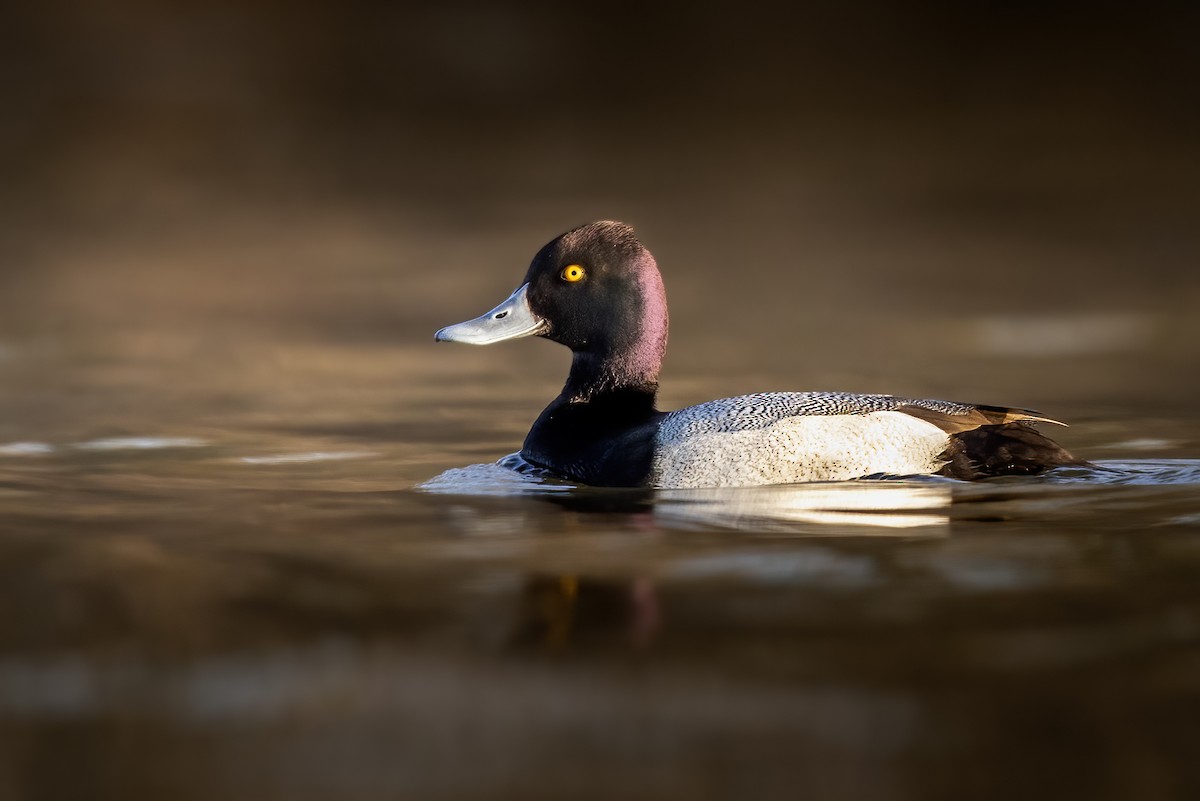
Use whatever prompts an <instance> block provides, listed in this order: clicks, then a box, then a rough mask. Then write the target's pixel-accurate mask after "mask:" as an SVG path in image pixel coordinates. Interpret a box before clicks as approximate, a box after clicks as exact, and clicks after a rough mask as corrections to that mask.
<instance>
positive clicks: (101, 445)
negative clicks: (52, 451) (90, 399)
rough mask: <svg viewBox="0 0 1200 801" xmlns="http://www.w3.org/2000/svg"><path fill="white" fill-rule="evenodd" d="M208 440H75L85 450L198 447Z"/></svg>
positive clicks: (159, 438) (76, 444)
mask: <svg viewBox="0 0 1200 801" xmlns="http://www.w3.org/2000/svg"><path fill="white" fill-rule="evenodd" d="M207 444H208V442H207V441H205V440H202V439H197V438H195V437H109V438H106V439H92V440H88V441H86V442H77V443H75V445H74V447H76V448H79V449H80V450H85V451H149V450H158V449H161V448H200V447H203V446H205V445H207Z"/></svg>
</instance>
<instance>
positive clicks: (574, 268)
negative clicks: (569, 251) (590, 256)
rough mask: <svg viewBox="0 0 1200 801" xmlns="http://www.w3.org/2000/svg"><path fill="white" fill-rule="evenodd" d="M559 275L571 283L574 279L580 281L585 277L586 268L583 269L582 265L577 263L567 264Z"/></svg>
mask: <svg viewBox="0 0 1200 801" xmlns="http://www.w3.org/2000/svg"><path fill="white" fill-rule="evenodd" d="M561 275H562V280H564V281H568V282H570V283H572V284H573V283H575V282H576V281H582V280H583V279H584V278H586V277H587V270H585V269H583V267H581V266H579V265H578V264H568V265H567V266H566V267H563V271H562V273H561Z"/></svg>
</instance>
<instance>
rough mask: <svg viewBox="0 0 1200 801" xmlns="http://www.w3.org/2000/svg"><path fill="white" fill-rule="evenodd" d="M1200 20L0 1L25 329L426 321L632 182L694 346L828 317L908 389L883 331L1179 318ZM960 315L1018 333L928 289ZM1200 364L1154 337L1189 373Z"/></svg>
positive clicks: (1194, 199) (912, 347) (770, 341)
mask: <svg viewBox="0 0 1200 801" xmlns="http://www.w3.org/2000/svg"><path fill="white" fill-rule="evenodd" d="M1197 21H1198V12H1197V11H1196V9H1194V8H1192V7H1191V6H1190V5H1189V4H1186V3H1151V4H1139V5H1137V6H1136V7H1134V6H1130V5H1128V4H1121V3H1113V4H1109V3H1092V4H1075V3H1035V2H978V3H965V4H954V5H952V6H947V5H946V4H942V3H922V2H917V3H889V2H854V3H833V2H829V3H802V4H798V5H796V6H794V7H792V8H789V9H770V10H768V9H767V8H765V7H761V8H760V7H756V6H744V7H731V6H728V5H724V4H699V5H694V6H690V7H687V8H684V7H678V6H670V5H660V6H655V5H650V6H647V5H644V4H636V3H630V4H625V3H620V2H618V3H609V4H604V5H603V6H581V7H564V6H561V5H560V4H552V3H545V4H540V3H518V4H494V3H471V2H452V3H446V4H436V5H427V6H410V5H389V4H379V3H361V2H352V3H336V4H335V3H325V4H319V3H290V4H276V3H270V2H260V1H258V0H255V1H254V2H237V3H233V2H206V3H185V2H166V3H157V2H155V3H151V2H145V3H142V2H129V1H128V0H120V1H119V2H115V3H106V4H103V5H96V4H91V3H82V2H80V3H71V2H55V3H49V4H24V5H22V6H20V7H17V8H14V9H12V10H10V11H8V12H6V22H5V24H4V25H3V30H2V32H0V37H2V38H3V41H2V46H0V59H2V66H0V72H2V74H3V85H4V106H3V116H2V120H3V123H2V127H0V158H2V159H3V174H4V181H3V185H2V186H0V209H2V215H0V218H2V221H0V225H2V226H3V227H2V228H0V234H2V236H0V243H2V244H0V247H2V252H0V282H2V283H0V304H3V325H4V329H5V331H7V332H11V333H12V334H17V333H19V334H20V335H21V336H28V337H34V338H42V341H52V340H54V338H55V337H59V338H62V337H68V338H69V337H71V336H73V335H74V333H77V332H78V331H79V330H81V329H83V330H87V331H89V332H97V335H104V332H108V333H109V334H113V333H115V332H116V331H118V330H124V331H128V332H133V331H142V332H143V333H145V332H147V331H155V332H158V333H159V334H169V335H170V336H171V337H173V338H174V339H175V340H177V341H178V343H179V347H180V348H183V349H184V351H187V349H188V348H192V347H195V348H205V347H211V346H212V345H213V344H214V343H215V342H216V340H219V339H221V338H229V337H246V336H250V337H253V338H256V339H258V340H261V339H262V338H267V339H296V338H301V339H305V338H306V339H314V338H316V339H324V340H331V341H332V340H339V341H343V340H356V339H357V340H366V339H371V340H377V339H388V340H391V341H393V342H399V341H405V342H407V341H412V342H417V341H419V340H421V339H423V338H427V336H428V334H429V332H430V331H431V330H433V329H435V328H437V327H439V326H441V325H443V324H446V323H448V322H452V321H457V320H458V319H463V318H465V317H467V316H473V315H474V314H476V313H478V312H480V311H482V310H483V309H485V308H490V306H491V305H492V304H493V302H494V301H495V299H496V298H499V297H503V296H505V295H506V294H507V292H508V291H509V290H510V288H511V286H512V285H513V284H514V282H515V281H516V280H517V278H518V277H519V275H520V274H521V273H522V271H523V269H524V267H525V266H526V264H527V261H528V258H529V257H530V255H532V253H533V252H534V251H535V250H536V248H537V247H539V246H540V245H541V244H542V243H543V242H545V241H547V240H548V239H550V238H551V237H552V236H554V235H555V234H557V233H558V232H560V231H562V230H565V229H566V228H569V227H571V226H573V225H575V224H578V223H580V222H584V221H587V220H590V219H597V218H616V219H624V220H627V221H629V222H631V223H633V224H634V225H635V226H637V227H638V228H639V230H640V231H641V232H642V234H643V237H644V239H645V240H646V241H647V243H648V244H649V245H650V247H651V248H652V249H653V250H654V251H655V252H656V254H657V255H658V256H659V261H660V264H661V265H662V266H663V269H664V272H665V273H666V278H667V283H668V290H669V292H670V294H671V298H672V301H673V306H672V310H673V314H674V324H675V328H674V332H675V336H674V338H673V342H674V343H675V345H674V347H673V349H672V352H673V355H674V359H673V361H672V362H671V363H670V364H676V363H678V364H681V365H684V366H686V365H689V364H692V363H693V362H695V363H697V364H700V363H706V362H704V361H703V359H709V358H711V352H712V350H713V349H714V348H720V347H721V340H722V339H723V337H710V338H706V337H705V332H711V331H712V330H713V329H717V330H720V331H722V332H725V331H728V332H730V333H736V334H737V336H736V338H734V337H730V339H731V340H733V339H736V340H737V341H736V342H734V343H733V344H730V345H729V346H728V347H729V349H731V350H735V351H741V353H740V358H739V361H738V365H739V366H746V360H747V359H748V360H749V363H750V364H751V365H755V366H759V367H763V366H766V365H775V364H778V363H779V362H780V360H784V361H786V362H787V364H786V365H785V366H786V368H787V369H788V370H791V371H792V372H791V374H793V375H796V376H797V379H796V383H797V387H792V388H798V386H804V385H809V386H815V385H814V384H812V383H811V381H809V380H808V379H807V378H806V376H805V374H804V373H803V372H801V371H802V369H805V368H806V366H807V369H808V370H809V371H816V373H817V374H816V376H815V378H817V379H820V378H825V377H826V376H825V374H823V373H821V372H820V371H819V369H820V368H822V367H826V366H827V365H826V364H825V358H824V357H823V356H822V355H821V353H814V351H823V352H825V353H834V354H835V355H834V356H833V357H832V358H831V359H830V360H829V362H830V363H831V364H832V363H845V362H847V361H853V362H854V363H856V364H857V365H859V366H858V367H855V368H854V369H851V370H847V371H844V372H842V373H830V374H829V378H830V380H842V381H847V380H848V381H851V382H854V381H855V380H856V376H857V375H858V373H859V371H860V370H865V371H866V372H867V374H868V375H870V374H871V372H872V371H875V372H876V373H880V372H882V374H880V375H875V376H872V378H874V379H875V384H876V385H875V388H876V389H880V388H882V389H887V388H889V387H879V386H878V385H877V384H878V382H879V381H883V380H888V381H895V380H897V379H899V378H900V375H899V374H900V373H901V372H902V371H899V370H897V371H893V372H888V371H886V369H885V367H886V364H887V363H888V362H889V361H890V360H892V359H893V358H901V357H904V356H906V355H908V354H913V353H914V352H916V351H918V350H920V349H921V347H922V340H923V339H927V338H929V337H939V335H940V338H941V339H943V340H945V339H950V338H961V337H963V336H965V337H968V338H970V337H976V338H977V339H978V338H979V337H983V338H984V339H985V340H986V342H985V343H984V344H985V348H984V350H986V349H987V347H992V346H994V348H993V349H997V348H998V349H1000V350H1004V349H1005V348H1008V349H1009V350H1014V349H1015V351H1019V353H1018V354H1017V355H1019V356H1021V357H1025V356H1029V355H1034V356H1036V355H1038V353H1039V352H1040V351H1043V350H1045V351H1046V352H1051V353H1054V354H1057V353H1058V352H1059V351H1060V350H1061V349H1062V348H1064V347H1065V348H1066V349H1067V350H1070V351H1071V355H1073V356H1074V355H1087V354H1090V353H1092V352H1093V351H1096V350H1099V351H1108V352H1112V351H1114V350H1115V351H1121V350H1128V349H1129V348H1130V347H1139V346H1145V347H1147V348H1148V349H1150V350H1161V348H1162V347H1177V341H1178V340H1179V339H1180V338H1182V337H1184V336H1185V335H1194V334H1195V329H1194V328H1186V326H1185V323H1184V322H1181V321H1180V320H1178V319H1177V315H1182V316H1185V317H1186V316H1191V315H1192V312H1193V311H1194V310H1195V309H1196V308H1197V304H1198V303H1200V289H1198V287H1200V277H1198V275H1200V273H1198V271H1197V269H1196V265H1197V255H1198V252H1200V245H1198V239H1200V234H1198V233H1197V228H1198V226H1197V225H1196V210H1197V208H1198V201H1200V180H1198V177H1200V176H1198V175H1197V173H1198V172H1200V158H1197V150H1198V149H1200V144H1198V142H1200V137H1198V136H1197V134H1198V132H1200V131H1198V128H1200V102H1197V101H1198V100H1200V98H1198V97H1197V94H1198V89H1197V87H1198V81H1197V77H1198V75H1200V72H1198V71H1197V59H1196V54H1195V46H1194V36H1193V34H1194V32H1195V30H1196V24H1197ZM1160 312H1161V313H1166V314H1167V316H1166V317H1163V318H1155V320H1153V321H1151V322H1147V320H1146V318H1145V317H1144V316H1143V315H1145V314H1146V313H1160ZM1060 313H1061V314H1062V315H1064V317H1063V318H1062V319H1063V320H1065V322H1062V321H1061V320H1060V324H1058V326H1057V327H1056V324H1055V323H1054V321H1053V319H1051V320H1050V321H1049V322H1047V318H1046V317H1045V316H1044V315H1047V314H1049V315H1051V316H1053V315H1055V314H1060ZM969 315H974V316H977V317H988V316H989V315H990V316H991V317H988V319H989V320H991V322H989V323H987V324H988V325H993V327H995V326H999V329H997V330H998V333H997V330H991V329H989V330H990V331H991V333H990V334H989V333H988V332H987V331H985V332H984V333H982V334H980V333H979V331H974V333H972V332H966V333H963V332H961V331H959V332H956V333H946V332H944V331H942V330H941V329H939V330H937V331H931V330H930V329H928V328H922V327H921V326H919V325H917V326H916V327H912V326H911V323H913V322H914V321H918V322H919V321H922V320H923V321H926V322H928V321H930V320H934V319H938V320H944V319H946V318H955V317H963V316H969ZM996 316H1002V317H1004V319H1003V320H1000V321H999V322H997V321H996V319H993V318H995V317H996ZM885 318H886V319H885ZM1030 318H1034V319H1032V320H1030ZM896 319H899V323H900V324H899V325H893V323H895V322H896ZM881 321H882V322H881ZM1025 322H1031V325H1032V327H1030V328H1025V327H1024V323H1025ZM906 323H908V324H909V325H906ZM1039 324H1040V325H1043V327H1042V328H1038V327H1037V326H1038V325H1039ZM1110 324H1111V325H1110ZM1181 326H1184V327H1181ZM1064 327H1065V329H1067V330H1065V331H1064V330H1063V329H1064ZM830 328H834V329H835V331H834V332H830V330H829V329H830ZM906 331H907V333H906ZM914 331H915V332H916V333H913V332H914ZM1097 331H1099V333H1096V332H1097ZM1023 332H1024V333H1023ZM814 333H816V334H818V335H820V339H819V340H813V339H812V338H811V337H812V335H813V334H814ZM989 337H990V338H989ZM1055 337H1058V340H1061V339H1063V338H1067V339H1071V340H1072V342H1075V343H1076V344H1074V345H1072V344H1067V345H1062V344H1061V342H1060V343H1059V344H1058V345H1055V341H1058V340H1056V339H1055ZM185 340H186V341H185ZM995 340H999V344H996V341H995ZM1010 340H1013V341H1015V343H1016V344H1013V342H1011V341H1010ZM1038 340H1043V342H1044V343H1045V344H1044V345H1039V344H1038V342H1037V341H1038ZM1049 340H1054V341H1049ZM1088 340H1100V341H1093V343H1092V345H1090V346H1089V345H1088V344H1087V341H1088ZM1080 342H1082V343H1083V344H1078V343H1080ZM839 343H843V345H844V347H839ZM987 343H991V345H988V344H987ZM1005 343H1008V344H1005ZM1173 343H1174V344H1173ZM702 351H703V352H704V356H703V357H700V356H698V355H697V354H699V353H700V352H702ZM531 352H535V353H537V354H538V356H539V357H540V356H541V355H542V354H543V353H551V351H550V350H548V349H536V350H534V351H531ZM689 354H690V355H689ZM801 354H803V357H802V356H801ZM1192 354H1193V355H1194V351H1192ZM535 358H536V357H535ZM545 358H547V359H550V360H554V358H555V357H554V356H552V355H551V356H547V357H545ZM675 360H677V361H675ZM689 360H692V361H689ZM1172 364H1175V365H1179V364H1180V362H1178V361H1176V362H1173V363H1172ZM561 365H562V361H561V360H554V361H553V364H552V370H553V371H554V372H555V373H557V371H558V370H560V369H561ZM1110 367H1111V370H1117V366H1115V365H1110ZM1127 367H1128V369H1135V368H1136V365H1127ZM938 372H939V371H938V370H937V369H936V368H933V367H931V368H930V369H929V370H928V372H927V373H926V375H925V376H924V380H926V381H929V382H931V383H935V384H936V378H935V376H936V375H937V373H938ZM1096 372H1097V371H1096V370H1094V369H1090V365H1088V364H1086V363H1085V364H1084V365H1083V367H1082V368H1081V369H1080V370H1078V373H1079V376H1080V378H1081V379H1084V380H1086V376H1087V375H1089V374H1091V375H1092V376H1093V379H1094V380H1096V381H1098V382H1099V386H1098V387H1097V390H1098V391H1099V392H1101V393H1107V394H1112V395H1117V396H1120V397H1121V398H1122V399H1125V400H1128V397H1127V396H1128V394H1129V384H1130V378H1131V377H1130V375H1128V374H1127V372H1123V373H1122V379H1121V380H1114V381H1110V382H1103V381H1099V379H1095V375H1094V374H1095V373H1096ZM1110 372H1111V371H1110ZM1187 372H1189V371H1185V370H1176V369H1169V370H1166V373H1171V374H1172V375H1171V376H1170V378H1171V380H1172V381H1174V382H1176V384H1175V390H1176V392H1184V391H1187V392H1188V393H1190V394H1191V398H1194V397H1195V391H1196V381H1195V379H1194V378H1193V377H1191V376H1188V375H1186V373H1187ZM1056 373H1057V371H1056ZM1166 373H1164V375H1165V374H1166ZM1137 377H1138V378H1139V380H1142V381H1145V380H1151V379H1153V376H1146V375H1139V376H1137ZM818 383H819V382H818ZM961 383H965V384H966V386H961V388H960V389H959V393H960V395H961V393H962V392H966V393H967V395H968V396H970V395H971V392H972V391H975V390H987V391H992V390H994V389H995V388H996V387H992V386H978V387H977V386H975V382H974V380H970V381H965V382H961ZM981 383H985V382H981ZM1151 383H1152V384H1153V385H1154V386H1153V388H1154V389H1155V390H1162V389H1165V385H1164V384H1163V382H1162V381H1153V380H1151ZM954 386H955V384H954V382H953V381H948V382H947V386H946V389H952V388H953V387H954ZM890 388H892V389H898V390H902V389H904V388H903V387H900V388H895V387H890ZM935 388H939V389H940V388H941V387H935ZM1011 394H1014V395H1016V396H1018V397H1015V398H1013V399H1012V402H1017V401H1020V400H1022V398H1023V397H1024V393H1022V392H1014V393H1011ZM1033 395H1034V396H1035V397H1034V398H1033V399H1034V400H1040V398H1039V397H1038V396H1039V395H1040V393H1038V392H1036V391H1035V392H1033ZM1191 398H1189V401H1190V400H1191ZM1001 400H1003V399H1001Z"/></svg>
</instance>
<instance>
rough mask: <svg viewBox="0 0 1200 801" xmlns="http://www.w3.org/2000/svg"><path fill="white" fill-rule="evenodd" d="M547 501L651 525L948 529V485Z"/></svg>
mask: <svg viewBox="0 0 1200 801" xmlns="http://www.w3.org/2000/svg"><path fill="white" fill-rule="evenodd" d="M544 500H546V501H547V502H549V503H552V504H554V505H556V506H561V507H564V508H567V509H570V510H572V511H576V512H609V513H625V514H637V513H649V514H651V515H652V516H653V519H654V522H655V523H656V524H659V525H664V526H670V527H674V528H719V529H737V530H746V531H759V532H761V531H791V532H797V531H804V530H805V527H808V526H811V527H817V529H818V530H815V531H813V532H812V533H819V534H821V535H825V536H828V535H833V534H837V533H839V527H845V528H848V529H849V530H848V531H846V532H845V533H850V534H855V535H865V534H887V533H889V532H895V531H903V532H904V533H905V534H906V535H911V534H913V533H915V532H914V529H927V530H928V531H926V532H925V533H928V534H937V533H939V532H938V530H939V529H944V528H945V527H947V526H948V525H949V524H950V505H951V503H952V501H953V497H952V490H951V482H948V481H947V482H942V481H846V482H837V483H814V484H779V485H772V486H764V487H727V488H726V487H721V488H713V489H689V490H657V491H654V490H641V491H638V490H590V489H587V488H582V487H581V488H578V489H577V490H576V491H574V492H564V493H554V494H551V495H547V496H545V497H544Z"/></svg>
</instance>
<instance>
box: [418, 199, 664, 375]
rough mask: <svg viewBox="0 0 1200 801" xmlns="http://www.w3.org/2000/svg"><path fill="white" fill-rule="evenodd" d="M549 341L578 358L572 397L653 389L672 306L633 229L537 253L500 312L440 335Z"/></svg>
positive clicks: (616, 227) (583, 231)
mask: <svg viewBox="0 0 1200 801" xmlns="http://www.w3.org/2000/svg"><path fill="white" fill-rule="evenodd" d="M531 335H537V336H543V337H546V338H547V339H552V340H554V341H555V342H561V343H562V344H563V345H566V346H567V347H568V348H570V349H571V351H572V352H573V353H574V354H575V360H574V363H573V365H572V368H571V378H570V379H569V380H568V382H567V386H568V390H572V391H574V392H575V393H576V394H579V395H581V396H590V395H592V394H594V393H595V392H598V391H604V390H606V389H618V388H624V387H632V388H647V389H652V388H653V387H654V385H655V384H656V383H657V381H658V371H659V367H660V366H661V364H662V357H663V353H664V351H665V350H666V346H667V299H666V293H665V292H664V290H663V285H662V278H661V277H660V276H659V273H658V266H657V265H656V264H655V262H654V257H653V256H651V255H650V251H648V250H646V248H645V247H644V246H643V245H642V243H641V242H639V241H638V238H637V236H636V235H635V234H634V232H633V229H632V228H630V227H629V226H628V225H625V224H624V223H619V222H609V221H603V222H594V223H589V224H588V225H584V226H581V227H579V228H576V229H574V230H572V231H568V232H567V233H565V234H562V235H561V236H559V237H557V238H555V239H554V240H552V241H551V242H549V243H548V244H546V246H545V247H543V248H542V249H541V250H539V251H538V252H537V255H536V256H534V257H533V261H532V262H531V263H530V265H529V271H528V272H527V273H526V274H525V280H524V282H523V283H522V285H521V287H520V288H519V289H518V290H517V291H516V292H514V293H513V294H512V296H511V297H509V298H508V300H506V301H504V303H502V304H500V305H499V306H497V307H496V308H495V309H493V310H492V311H490V312H488V313H487V314H485V315H483V316H482V317H478V318H476V319H474V320H469V321H467V322H465V323H459V324H458V325H453V326H449V327H448V328H443V329H442V330H441V331H438V332H437V337H436V338H437V339H438V340H439V341H446V342H467V343H471V344H477V345H484V344H489V343H491V342H499V341H502V340H505V339H514V338H516V337H523V336H531Z"/></svg>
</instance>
